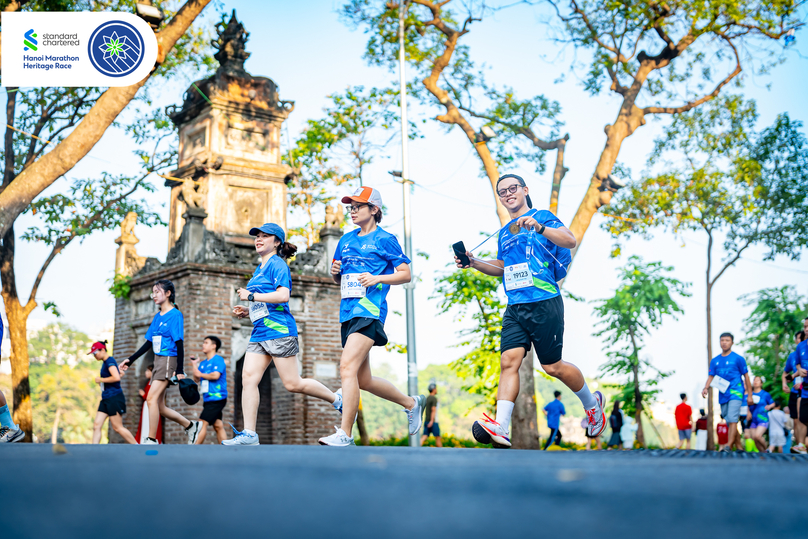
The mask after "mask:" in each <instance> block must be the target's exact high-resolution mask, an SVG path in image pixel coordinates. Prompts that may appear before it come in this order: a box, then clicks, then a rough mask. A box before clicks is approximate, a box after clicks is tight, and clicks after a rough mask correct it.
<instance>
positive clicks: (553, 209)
mask: <svg viewBox="0 0 808 539" xmlns="http://www.w3.org/2000/svg"><path fill="white" fill-rule="evenodd" d="M569 137H570V136H569V135H566V136H565V137H564V138H563V139H561V140H559V141H558V148H557V149H556V165H555V169H554V170H553V188H552V190H551V191H550V208H549V209H550V213H552V214H553V215H558V195H559V193H560V192H561V180H563V179H564V176H565V175H566V174H567V171H568V170H569V169H568V168H565V167H564V147H565V146H566V145H567V141H568V140H569Z"/></svg>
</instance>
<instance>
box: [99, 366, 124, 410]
mask: <svg viewBox="0 0 808 539" xmlns="http://www.w3.org/2000/svg"><path fill="white" fill-rule="evenodd" d="M110 367H115V368H116V369H117V368H118V362H117V361H115V358H114V357H112V356H109V357H108V358H107V359H105V360H104V362H103V363H102V364H101V378H109V377H110V375H111V374H112V373H110V372H109V368H110ZM102 383H103V384H104V386H103V387H104V390H103V391H101V398H102V399H108V398H110V397H114V396H115V395H117V394H118V393H123V389H121V383H120V382H102Z"/></svg>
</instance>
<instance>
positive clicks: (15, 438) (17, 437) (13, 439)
mask: <svg viewBox="0 0 808 539" xmlns="http://www.w3.org/2000/svg"><path fill="white" fill-rule="evenodd" d="M6 436H8V434H6ZM23 438H25V432H23V430H22V429H17V430H16V431H14V434H12V435H11V436H9V437H8V438H7V439H5V440H3V443H4V444H13V443H15V442H19V441H21V440H22V439H23Z"/></svg>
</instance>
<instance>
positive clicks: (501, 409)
mask: <svg viewBox="0 0 808 539" xmlns="http://www.w3.org/2000/svg"><path fill="white" fill-rule="evenodd" d="M511 414H513V403H512V402H511V401H497V423H499V424H500V425H502V428H503V429H505V432H508V427H510V426H511Z"/></svg>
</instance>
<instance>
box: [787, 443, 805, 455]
mask: <svg viewBox="0 0 808 539" xmlns="http://www.w3.org/2000/svg"><path fill="white" fill-rule="evenodd" d="M791 452H792V453H797V454H798V455H805V454H806V453H808V451H806V449H805V444H799V445H794V446H791Z"/></svg>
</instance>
